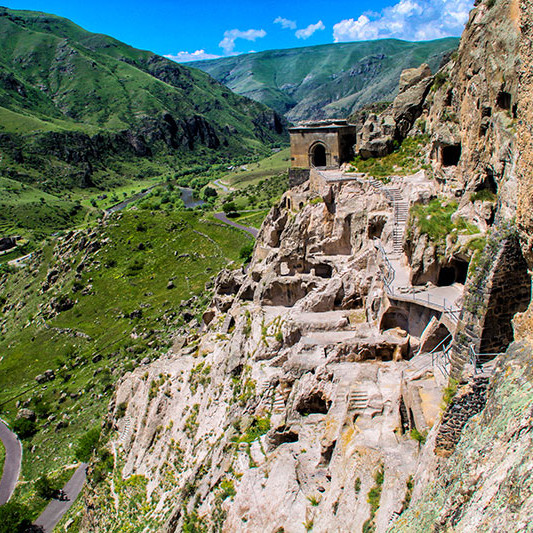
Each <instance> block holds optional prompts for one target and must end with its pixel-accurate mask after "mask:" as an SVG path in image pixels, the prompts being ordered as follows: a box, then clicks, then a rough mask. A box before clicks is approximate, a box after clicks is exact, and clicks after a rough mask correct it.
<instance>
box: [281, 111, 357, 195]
mask: <svg viewBox="0 0 533 533" xmlns="http://www.w3.org/2000/svg"><path fill="white" fill-rule="evenodd" d="M289 133H290V136H291V170H290V174H289V178H290V185H291V187H295V186H297V185H300V184H301V183H303V182H304V181H306V180H307V179H308V178H309V169H310V168H313V167H318V168H324V169H327V168H339V167H340V165H341V164H342V163H345V162H347V161H350V159H352V158H353V146H354V144H355V141H356V134H355V126H353V125H351V124H348V123H347V121H346V120H329V121H320V122H311V123H306V124H301V125H299V126H295V127H293V128H290V129H289Z"/></svg>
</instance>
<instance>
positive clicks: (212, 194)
mask: <svg viewBox="0 0 533 533" xmlns="http://www.w3.org/2000/svg"><path fill="white" fill-rule="evenodd" d="M217 196H218V193H217V191H216V190H215V189H213V187H209V185H208V186H207V187H206V188H205V189H204V200H208V199H209V198H216V197H217Z"/></svg>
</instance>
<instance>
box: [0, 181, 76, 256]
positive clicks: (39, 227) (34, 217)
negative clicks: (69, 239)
mask: <svg viewBox="0 0 533 533" xmlns="http://www.w3.org/2000/svg"><path fill="white" fill-rule="evenodd" d="M85 214H86V209H85V208H83V207H82V206H80V205H78V204H77V203H76V202H75V201H74V200H67V199H61V198H59V197H57V196H54V195H52V194H48V193H45V192H43V191H41V190H39V189H36V188H35V187H32V186H31V185H26V184H23V183H20V182H18V181H15V180H11V179H8V178H3V177H0V235H11V234H16V233H23V234H24V236H30V235H31V236H37V237H43V236H44V235H46V234H50V233H53V232H54V231H57V230H59V229H66V228H68V227H71V226H72V225H73V224H75V223H78V222H80V221H82V220H83V218H84V216H85ZM3 261H4V258H3V257H0V262H3Z"/></svg>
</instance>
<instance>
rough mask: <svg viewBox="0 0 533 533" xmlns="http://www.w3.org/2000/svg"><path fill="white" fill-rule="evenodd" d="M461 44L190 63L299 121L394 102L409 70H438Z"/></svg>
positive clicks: (370, 44) (376, 46)
mask: <svg viewBox="0 0 533 533" xmlns="http://www.w3.org/2000/svg"><path fill="white" fill-rule="evenodd" d="M458 44H459V39H458V38H454V37H450V38H446V39H439V40H436V41H427V42H414V43H413V42H406V41H399V40H396V39H384V40H377V41H362V42H353V43H336V44H328V45H321V46H309V47H303V48H292V49H288V50H270V51H267V52H259V53H255V54H245V55H240V56H234V57H226V58H222V59H214V60H209V61H198V62H194V63H188V65H190V66H194V67H196V68H199V69H201V70H203V71H205V72H207V73H208V74H210V75H211V76H213V77H214V78H216V79H217V80H219V81H220V82H222V83H224V84H225V85H227V86H228V87H229V88H230V89H231V90H232V91H235V92H237V93H238V94H242V95H244V96H248V97H249V98H252V99H254V100H256V101H258V102H261V103H263V104H266V105H268V106H270V107H272V108H273V109H275V110H276V111H278V112H279V113H282V114H285V116H286V117H287V118H288V119H289V120H291V121H297V120H304V119H309V118H313V119H316V118H325V117H330V116H335V117H342V116H348V115H349V114H350V113H352V112H353V111H354V110H356V109H358V108H360V107H362V106H364V105H366V104H369V103H373V102H378V101H383V100H392V99H393V97H394V95H395V93H396V91H397V88H398V80H399V79H400V73H401V71H402V70H403V69H405V68H410V67H417V66H419V65H420V64H421V63H424V62H426V63H428V64H429V65H430V67H431V69H432V70H433V71H436V70H437V68H438V67H439V64H440V63H441V61H442V59H443V57H444V56H445V55H446V54H448V53H449V52H451V51H452V50H454V49H455V48H457V46H458Z"/></svg>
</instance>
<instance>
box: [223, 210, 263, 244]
mask: <svg viewBox="0 0 533 533" xmlns="http://www.w3.org/2000/svg"><path fill="white" fill-rule="evenodd" d="M213 216H214V217H215V218H216V219H217V220H220V222H224V224H228V225H229V226H233V227H234V228H237V229H240V230H242V231H245V232H246V233H249V234H250V235H251V236H252V237H253V238H254V239H256V238H257V235H258V234H259V230H258V229H257V228H252V227H251V226H243V225H242V224H237V222H233V220H230V219H229V218H228V217H227V216H226V214H225V213H215V214H214V215H213Z"/></svg>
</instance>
